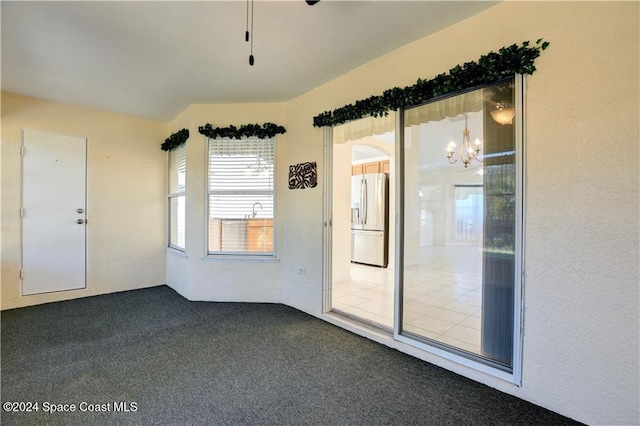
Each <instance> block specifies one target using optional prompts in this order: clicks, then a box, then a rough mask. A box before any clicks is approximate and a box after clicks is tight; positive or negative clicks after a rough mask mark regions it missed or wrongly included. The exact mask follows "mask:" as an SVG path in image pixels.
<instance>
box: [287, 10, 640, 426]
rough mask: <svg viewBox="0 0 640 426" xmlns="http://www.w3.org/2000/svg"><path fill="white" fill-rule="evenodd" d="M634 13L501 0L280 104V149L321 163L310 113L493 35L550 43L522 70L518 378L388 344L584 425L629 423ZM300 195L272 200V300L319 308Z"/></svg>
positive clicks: (634, 280) (454, 56)
mask: <svg viewBox="0 0 640 426" xmlns="http://www.w3.org/2000/svg"><path fill="white" fill-rule="evenodd" d="M638 13H639V12H638V3H635V2H505V3H501V4H499V5H496V6H494V7H492V8H490V9H488V10H487V11H485V12H483V13H480V14H478V15H476V16H474V17H472V18H470V19H467V20H466V21H464V22H461V23H459V24H457V25H453V26H451V27H449V28H446V29H444V30H442V31H440V32H439V33H436V34H434V35H432V36H429V37H426V38H424V39H422V40H419V41H417V42H414V43H411V44H408V45H406V46H404V47H403V48H400V49H397V50H395V51H393V52H391V53H389V54H387V55H385V56H382V57H380V58H378V59H377V60H375V61H372V62H371V63H369V64H366V65H364V66H362V67H360V68H358V69H355V70H353V71H351V72H349V73H347V74H345V75H344V76H342V77H340V78H338V79H335V80H333V81H331V82H329V83H327V84H325V85H323V86H320V87H318V88H316V89H314V90H312V91H310V92H308V93H306V94H304V95H303V96H300V97H298V98H296V99H294V100H292V101H290V102H288V103H287V127H288V129H289V138H290V139H289V140H295V141H304V143H303V144H300V143H296V144H292V145H290V146H289V149H288V157H289V158H291V159H292V160H297V159H298V158H305V159H308V158H309V157H311V158H313V159H316V160H317V161H319V162H321V161H322V158H323V148H322V140H323V139H322V130H321V129H317V128H312V127H311V123H312V117H313V116H315V115H317V114H319V113H321V112H322V111H326V110H331V109H333V108H337V107H340V106H343V105H345V104H348V103H352V102H354V101H355V100H357V99H363V98H366V97H368V96H370V95H372V94H380V93H382V91H383V90H384V89H387V88H390V87H395V86H400V87H402V86H403V85H408V84H413V83H415V81H416V80H417V79H418V78H429V77H432V76H434V75H437V74H438V73H441V72H443V71H446V70H448V69H450V68H452V67H453V66H455V65H456V64H460V63H464V62H465V61H469V60H474V59H477V58H478V57H479V56H480V55H482V54H484V53H486V52H488V51H490V50H497V49H498V48H500V47H501V46H505V45H510V44H512V43H519V42H521V41H523V40H532V41H535V40H536V39H537V38H539V37H544V38H545V39H546V40H548V41H550V42H551V45H550V47H549V49H547V50H546V51H545V52H543V53H542V55H541V57H540V58H539V59H538V60H537V61H536V66H537V68H538V71H537V72H536V73H535V74H534V75H533V76H531V77H530V78H528V79H527V81H526V83H527V103H526V105H527V110H526V125H527V129H526V154H525V156H526V191H527V192H526V223H525V229H526V235H525V238H526V253H525V275H526V276H525V310H526V314H525V334H524V350H523V380H522V386H521V387H517V386H515V385H511V384H509V383H506V382H504V381H502V380H500V379H496V378H494V377H491V376H488V375H486V374H484V373H480V372H477V371H474V370H470V369H468V368H465V367H462V366H460V365H457V364H454V363H452V362H449V361H445V360H443V359H441V358H439V357H437V356H434V355H426V354H424V353H421V352H420V351H418V350H414V349H411V348H408V347H404V346H402V345H395V346H396V347H400V348H401V349H402V350H405V351H407V352H410V353H413V354H414V355H416V356H419V357H421V358H423V359H426V360H428V361H430V362H433V363H435V364H438V365H441V366H443V367H445V368H447V369H450V370H453V371H456V372H458V373H460V374H463V375H465V376H467V377H470V378H473V379H474V380H478V381H480V382H483V383H486V384H488V385H489V386H492V387H495V388H498V389H500V390H502V391H505V392H507V393H510V394H513V395H516V396H518V397H521V398H523V399H526V400H528V401H532V402H534V403H536V404H539V405H542V406H544V407H547V408H549V409H552V410H554V411H557V412H560V413H562V414H564V415H567V416H570V417H573V418H575V419H577V420H580V421H583V422H586V423H590V424H638V423H639V421H640V418H639V414H638V411H639V407H638V401H639V400H640V396H639V391H638V390H639V388H640V378H639V374H640V373H639V372H640V365H639V362H640V361H639V360H640V353H639V336H640V330H639V323H640V320H639V288H638V281H639V277H638V269H639V268H638V239H639V236H638V190H637V188H638V175H639V167H638V166H639V164H638V138H639V131H638V116H639V113H640V111H639V106H638V101H639V99H638V93H639V90H638V89H639V87H638V75H639V66H638V62H639V61H638V32H639V31H638V22H639V19H638V17H639V15H638ZM398 64H403V66H398ZM407 64H411V65H410V66H408V65H407ZM405 65H407V66H405ZM621 144H622V145H621ZM611 152H618V153H622V152H624V153H626V154H625V155H611ZM320 164H321V163H320ZM322 170H323V167H322V164H321V167H320V173H321V174H322ZM629 188H633V190H632V191H629ZM305 195H309V197H308V198H305V204H304V206H305V207H304V210H303V211H300V210H295V209H293V208H287V209H285V216H286V219H287V224H288V226H287V233H286V235H285V242H284V247H285V257H284V260H283V300H284V302H285V303H287V304H289V305H292V306H294V307H297V308H299V309H301V310H303V311H306V312H309V313H311V314H314V315H317V316H320V317H322V316H323V314H322V297H321V296H322V279H323V278H322V268H321V266H320V265H321V259H322V229H323V222H322V193H321V191H315V192H309V193H307V194H305ZM287 201H290V200H287ZM289 206H291V207H292V206H293V205H292V204H288V207H289ZM302 217H304V218H305V220H304V221H303V220H301V218H302ZM310 263H315V264H317V265H318V267H317V268H310V267H308V268H307V275H306V276H305V277H304V279H302V278H301V277H300V276H298V275H297V273H296V268H297V266H298V265H302V264H310ZM370 337H372V338H376V336H374V335H370ZM379 340H382V339H379Z"/></svg>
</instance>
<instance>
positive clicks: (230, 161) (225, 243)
mask: <svg viewBox="0 0 640 426" xmlns="http://www.w3.org/2000/svg"><path fill="white" fill-rule="evenodd" d="M274 165H275V139H273V138H272V139H257V138H249V139H242V140H230V139H209V167H208V204H209V220H208V225H209V236H208V237H209V238H208V252H209V253H210V254H224V253H228V254H253V255H256V254H257V255H260V254H262V255H272V254H273V228H274V204H275V203H274V200H275V167H274Z"/></svg>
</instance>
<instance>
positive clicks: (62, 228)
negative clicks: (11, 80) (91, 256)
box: [21, 130, 87, 295]
mask: <svg viewBox="0 0 640 426" xmlns="http://www.w3.org/2000/svg"><path fill="white" fill-rule="evenodd" d="M86 165H87V139H86V138H82V137H77V136H67V135H58V134H53V133H46V132H39V131H34V130H24V132H23V151H22V211H21V214H22V271H21V277H22V294H23V295H29V294H38V293H50V292H54V291H63V290H73V289H79V288H85V287H86V209H87V207H86Z"/></svg>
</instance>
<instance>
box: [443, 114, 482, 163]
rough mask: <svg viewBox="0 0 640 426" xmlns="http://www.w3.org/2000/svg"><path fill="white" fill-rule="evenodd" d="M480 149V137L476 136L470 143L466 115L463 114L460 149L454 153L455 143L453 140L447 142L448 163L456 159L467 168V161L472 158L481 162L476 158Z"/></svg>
mask: <svg viewBox="0 0 640 426" xmlns="http://www.w3.org/2000/svg"><path fill="white" fill-rule="evenodd" d="M481 149H482V142H480V139H478V138H476V140H475V141H474V142H473V143H471V140H470V139H469V129H468V128H467V115H466V114H465V115H464V130H463V131H462V143H461V144H460V150H459V151H458V153H457V154H456V153H455V152H456V143H455V142H454V141H451V142H449V144H447V160H449V163H451V164H455V163H457V162H458V161H462V164H464V167H465V168H467V167H468V166H469V163H471V162H472V161H473V160H476V161H478V162H480V163H482V160H480V158H478V155H479V154H480V150H481Z"/></svg>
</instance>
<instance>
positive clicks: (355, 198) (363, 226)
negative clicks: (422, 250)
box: [351, 173, 389, 268]
mask: <svg viewBox="0 0 640 426" xmlns="http://www.w3.org/2000/svg"><path fill="white" fill-rule="evenodd" d="M388 192H389V180H388V178H387V174H386V173H369V174H364V175H357V176H352V177H351V261H352V262H356V263H364V264H367V265H375V266H381V267H384V268H386V267H387V263H388V253H389V251H388V245H389V244H388V240H389V237H388V232H387V229H388V227H389V226H388V225H389V212H388V210H389V209H388V206H389V196H388Z"/></svg>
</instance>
